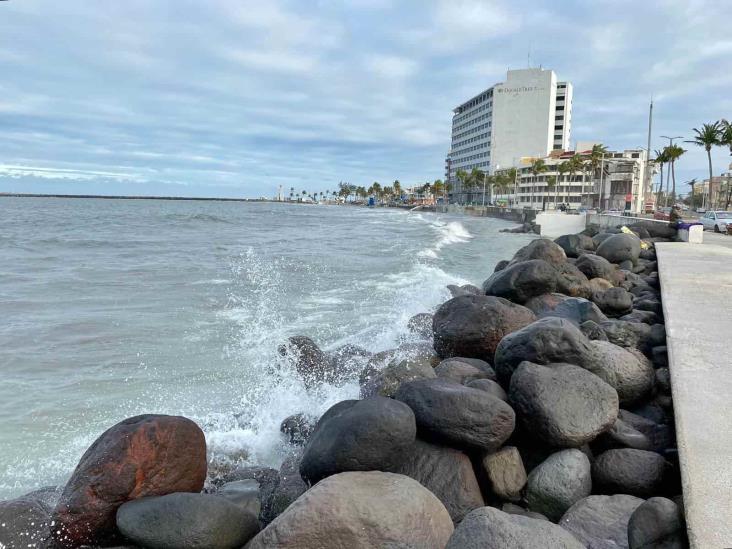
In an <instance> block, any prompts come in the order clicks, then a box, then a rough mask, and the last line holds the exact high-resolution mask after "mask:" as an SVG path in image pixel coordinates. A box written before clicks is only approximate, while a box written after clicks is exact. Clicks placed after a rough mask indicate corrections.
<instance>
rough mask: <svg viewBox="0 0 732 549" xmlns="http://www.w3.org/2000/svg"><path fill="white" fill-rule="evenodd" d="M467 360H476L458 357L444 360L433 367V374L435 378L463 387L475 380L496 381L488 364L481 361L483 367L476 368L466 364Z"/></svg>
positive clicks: (494, 374) (468, 363)
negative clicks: (459, 384) (435, 375)
mask: <svg viewBox="0 0 732 549" xmlns="http://www.w3.org/2000/svg"><path fill="white" fill-rule="evenodd" d="M468 360H478V359H470V358H468V359H465V358H460V357H456V358H446V359H445V360H443V361H442V362H440V363H439V364H438V365H437V366H436V367H435V370H434V371H435V374H437V377H440V378H443V379H449V380H450V381H454V382H455V383H462V384H464V385H467V384H468V383H469V382H470V381H473V380H475V379H496V373H495V372H494V371H493V368H491V366H490V364H488V363H487V362H485V361H481V362H483V366H482V367H478V366H476V365H474V364H471V363H470V362H468Z"/></svg>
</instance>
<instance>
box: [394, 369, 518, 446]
mask: <svg viewBox="0 0 732 549" xmlns="http://www.w3.org/2000/svg"><path fill="white" fill-rule="evenodd" d="M396 399H397V400H399V401H401V402H404V403H406V404H407V405H408V406H409V407H410V408H411V409H412V410H413V411H414V416H415V418H416V420H417V429H418V431H419V433H420V436H421V437H422V438H424V439H426V440H429V441H434V442H437V443H439V444H445V445H448V446H453V447H455V448H464V449H479V450H486V451H494V450H496V449H498V448H500V446H501V445H502V444H503V443H504V442H505V441H506V439H508V437H509V436H511V433H512V432H513V429H514V426H515V421H516V416H515V414H514V412H513V410H512V409H511V407H510V406H509V405H508V404H507V403H505V402H504V401H502V400H501V399H499V398H496V397H494V396H493V395H491V394H489V393H487V392H486V391H481V390H479V389H474V388H472V387H466V386H464V385H458V384H456V383H454V382H451V381H448V380H445V379H427V380H418V381H412V382H409V383H405V384H402V386H401V387H399V390H398V391H397V394H396Z"/></svg>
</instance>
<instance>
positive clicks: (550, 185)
mask: <svg viewBox="0 0 732 549" xmlns="http://www.w3.org/2000/svg"><path fill="white" fill-rule="evenodd" d="M556 187H557V176H556V175H549V176H547V178H546V188H547V190H548V191H551V190H552V189H556ZM541 209H542V210H543V209H544V203H543V200H542V207H541ZM554 209H555V210H556V209H557V195H556V193H555V194H554Z"/></svg>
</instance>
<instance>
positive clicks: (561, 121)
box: [445, 68, 572, 192]
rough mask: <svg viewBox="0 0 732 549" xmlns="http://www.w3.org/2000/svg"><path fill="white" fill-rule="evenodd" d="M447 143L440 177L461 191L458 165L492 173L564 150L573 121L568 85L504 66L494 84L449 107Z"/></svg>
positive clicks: (545, 73) (549, 74)
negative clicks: (503, 72)
mask: <svg viewBox="0 0 732 549" xmlns="http://www.w3.org/2000/svg"><path fill="white" fill-rule="evenodd" d="M453 113H454V115H453V117H452V146H451V148H450V152H449V153H448V155H447V161H446V166H445V178H446V180H448V181H450V183H451V184H452V188H453V191H454V192H460V191H461V189H460V181H459V180H458V179H457V177H456V176H455V174H456V172H457V170H465V171H466V172H469V171H470V170H472V169H473V168H478V169H479V170H481V171H484V172H488V173H493V172H494V171H495V170H497V169H505V168H510V167H512V166H518V165H519V164H520V161H521V158H523V157H536V158H543V157H545V156H547V155H548V154H549V153H550V152H551V151H552V150H567V149H568V148H569V138H570V131H571V123H572V84H571V83H569V82H557V76H556V74H554V71H551V70H546V69H541V68H538V69H519V70H513V71H512V70H509V71H508V73H507V74H506V81H505V82H501V83H499V84H496V85H494V86H492V87H490V88H488V89H487V90H485V91H483V92H481V93H479V94H478V95H476V96H475V97H473V98H471V99H469V100H467V101H465V102H464V103H463V104H461V105H460V106H458V107H456V108H455V109H453Z"/></svg>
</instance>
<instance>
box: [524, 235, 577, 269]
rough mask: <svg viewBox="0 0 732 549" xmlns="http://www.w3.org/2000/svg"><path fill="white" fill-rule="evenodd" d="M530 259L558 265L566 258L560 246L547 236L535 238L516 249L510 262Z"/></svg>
mask: <svg viewBox="0 0 732 549" xmlns="http://www.w3.org/2000/svg"><path fill="white" fill-rule="evenodd" d="M532 259H541V260H543V261H546V262H547V263H549V264H551V265H559V264H561V263H564V262H565V261H566V260H567V255H566V254H565V253H564V250H563V249H562V247H561V246H559V245H558V244H556V243H554V242H552V241H551V240H549V239H548V238H537V239H536V240H532V241H531V242H529V243H528V244H527V245H526V246H524V247H523V248H521V249H520V250H519V251H517V252H516V253H515V254H514V256H513V258H512V259H511V262H510V264H511V265H513V264H516V263H521V262H525V261H531V260H532Z"/></svg>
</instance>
